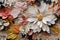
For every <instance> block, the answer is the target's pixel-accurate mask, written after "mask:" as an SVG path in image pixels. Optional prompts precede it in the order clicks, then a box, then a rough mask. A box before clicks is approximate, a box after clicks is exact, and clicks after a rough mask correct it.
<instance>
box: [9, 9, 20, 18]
mask: <svg viewBox="0 0 60 40" xmlns="http://www.w3.org/2000/svg"><path fill="white" fill-rule="evenodd" d="M19 13H20V10H19V9H13V10H12V11H11V12H10V14H11V15H12V16H13V18H16V17H17V16H18V15H19Z"/></svg>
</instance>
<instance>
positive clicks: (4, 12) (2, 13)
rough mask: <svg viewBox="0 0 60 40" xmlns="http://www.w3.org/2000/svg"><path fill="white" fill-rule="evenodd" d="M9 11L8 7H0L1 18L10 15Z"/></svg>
mask: <svg viewBox="0 0 60 40" xmlns="http://www.w3.org/2000/svg"><path fill="white" fill-rule="evenodd" d="M10 11H11V10H10V8H3V9H0V17H2V19H6V18H7V17H8V16H9V15H10V13H9V12H10Z"/></svg>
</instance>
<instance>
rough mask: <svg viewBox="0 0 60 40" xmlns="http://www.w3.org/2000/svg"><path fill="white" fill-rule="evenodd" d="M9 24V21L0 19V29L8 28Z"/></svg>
mask: <svg viewBox="0 0 60 40" xmlns="http://www.w3.org/2000/svg"><path fill="white" fill-rule="evenodd" d="M9 25H10V23H9V21H7V20H1V19H0V30H3V29H6V28H8V26H9Z"/></svg>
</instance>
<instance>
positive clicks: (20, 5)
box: [10, 2, 27, 18]
mask: <svg viewBox="0 0 60 40" xmlns="http://www.w3.org/2000/svg"><path fill="white" fill-rule="evenodd" d="M14 7H15V8H13V9H12V11H11V12H10V14H11V15H12V16H13V18H16V17H17V16H18V15H19V14H20V13H22V12H23V11H24V10H25V9H26V8H27V3H26V2H16V3H15V5H14Z"/></svg>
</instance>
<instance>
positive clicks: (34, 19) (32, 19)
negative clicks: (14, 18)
mask: <svg viewBox="0 0 60 40" xmlns="http://www.w3.org/2000/svg"><path fill="white" fill-rule="evenodd" d="M36 20H37V18H28V19H27V21H29V22H34V21H36Z"/></svg>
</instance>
